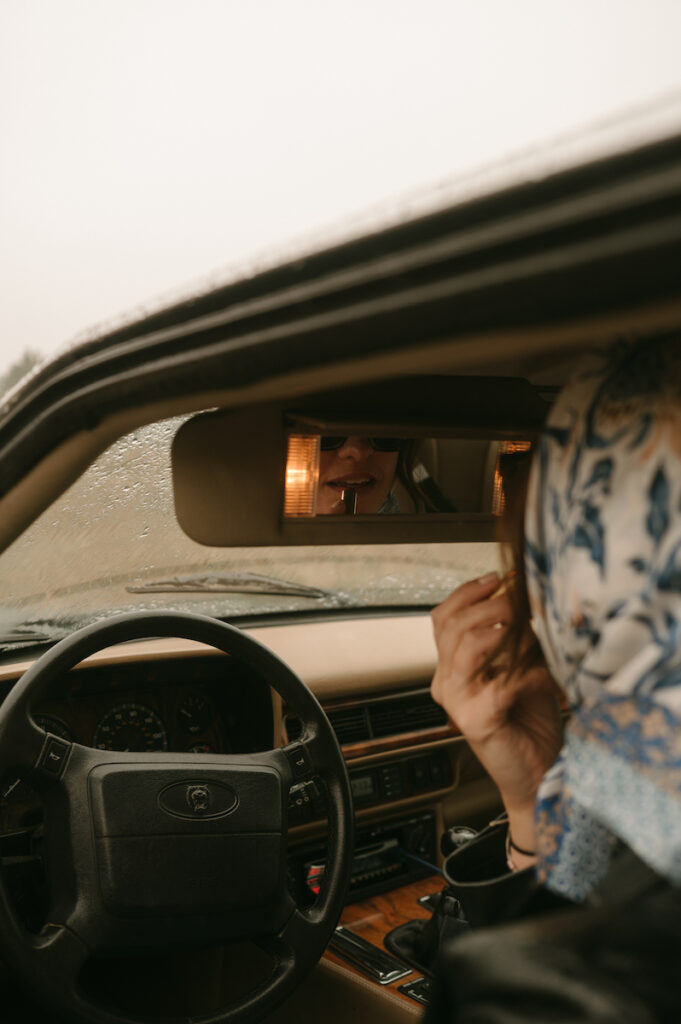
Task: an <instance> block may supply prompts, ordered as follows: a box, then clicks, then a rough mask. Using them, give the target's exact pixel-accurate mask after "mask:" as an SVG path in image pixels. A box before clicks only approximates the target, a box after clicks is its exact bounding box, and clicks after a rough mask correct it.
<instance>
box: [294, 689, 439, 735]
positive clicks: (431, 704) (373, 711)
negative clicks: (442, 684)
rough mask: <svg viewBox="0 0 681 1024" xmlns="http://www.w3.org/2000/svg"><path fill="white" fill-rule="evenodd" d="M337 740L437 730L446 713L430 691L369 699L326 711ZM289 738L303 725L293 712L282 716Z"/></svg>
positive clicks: (298, 731) (300, 731)
mask: <svg viewBox="0 0 681 1024" xmlns="http://www.w3.org/2000/svg"><path fill="white" fill-rule="evenodd" d="M327 714H328V716H329V721H330V722H331V725H332V726H333V730H334V732H335V733H336V736H337V737H338V742H339V743H343V744H346V743H365V742H366V741H367V740H372V739H382V738H383V737H384V736H400V735H401V734H403V733H408V732H419V731H424V730H426V729H439V728H441V727H442V726H445V725H446V724H447V715H446V713H445V712H444V711H443V709H442V708H441V707H440V705H439V704H436V703H435V701H434V700H433V698H432V697H431V696H430V693H428V692H427V691H424V692H423V693H416V694H414V693H412V694H410V695H409V696H408V697H390V698H388V699H387V700H372V701H368V702H367V703H366V704H353V705H352V706H350V707H345V708H338V709H337V710H335V711H327ZM285 725H286V734H287V736H288V738H289V740H290V741H293V740H297V739H299V738H300V736H301V733H302V725H301V721H300V719H299V718H297V717H296V716H295V715H291V714H287V715H286V718H285Z"/></svg>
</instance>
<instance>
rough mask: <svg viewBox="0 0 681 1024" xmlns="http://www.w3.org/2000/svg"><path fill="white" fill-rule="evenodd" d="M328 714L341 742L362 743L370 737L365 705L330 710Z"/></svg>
mask: <svg viewBox="0 0 681 1024" xmlns="http://www.w3.org/2000/svg"><path fill="white" fill-rule="evenodd" d="M328 715H329V721H330V722H331V725H332V726H333V729H334V732H335V733H336V736H337V737H338V742H339V743H361V742H362V740H368V739H369V738H370V735H369V723H368V721H367V709H366V707H365V706H364V705H361V704H360V705H355V707H351V708H340V709H339V710H338V711H329V712H328Z"/></svg>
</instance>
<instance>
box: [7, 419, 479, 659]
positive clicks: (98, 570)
mask: <svg viewBox="0 0 681 1024" xmlns="http://www.w3.org/2000/svg"><path fill="white" fill-rule="evenodd" d="M181 422H182V420H181V419H177V418H176V419H172V420H165V421H162V422H159V423H155V424H152V425H150V426H148V427H145V428H142V429H139V430H137V431H135V432H134V433H132V434H129V435H128V436H126V437H124V438H121V440H119V441H118V442H117V443H116V444H114V445H112V447H111V448H109V449H108V450H107V451H106V452H105V453H104V454H103V455H102V456H101V457H100V458H99V459H98V460H97V461H96V462H95V463H93V465H92V466H91V467H90V468H89V469H88V470H87V471H86V472H85V473H84V474H83V475H82V476H81V477H80V479H79V480H78V481H77V482H76V483H75V484H73V486H72V487H71V488H70V489H69V490H68V491H66V492H65V493H64V495H62V497H61V498H60V499H58V501H56V502H55V503H54V504H53V505H52V506H50V508H48V509H47V511H46V512H44V513H43V515H42V516H41V517H40V518H39V519H37V520H36V522H35V523H34V524H33V525H32V526H31V527H30V528H29V529H28V530H26V531H25V532H24V533H23V534H22V536H21V537H19V538H18V540H17V541H16V542H15V543H14V544H13V545H12V546H11V547H10V548H8V550H7V551H6V552H4V554H2V555H1V556H0V580H1V581H2V583H1V584H0V586H1V588H2V591H1V599H0V608H1V609H2V610H1V612H0V643H1V642H2V639H3V638H7V637H9V636H10V635H11V634H13V633H15V632H16V631H17V630H19V631H20V632H21V631H28V630H31V631H33V632H39V633H41V634H45V635H46V636H48V637H51V638H54V637H60V636H62V635H65V634H66V633H68V632H70V631H71V630H73V629H75V628H77V627H79V626H81V625H85V624H86V623H88V622H92V621H94V620H96V619H101V618H103V617H106V616H108V615H110V614H114V613H117V612H123V611H141V610H159V609H167V608H173V609H175V610H178V611H195V612H199V613H201V614H205V615H213V616H217V617H220V618H224V619H235V618H241V617H245V616H250V617H253V616H257V617H260V616H276V615H281V614H283V613H286V612H292V611H299V612H302V611H305V612H309V611H312V612H319V611H327V612H328V611H331V610H337V611H343V610H347V609H350V608H353V609H359V608H364V609H371V608H376V607H385V606H391V607H393V606H395V607H404V608H406V607H409V606H411V607H413V606H422V607H431V606H433V605H434V604H437V603H438V602H439V601H441V600H442V599H443V598H444V597H445V596H446V595H447V594H448V593H449V592H450V591H451V590H452V589H453V588H454V587H455V586H457V584H458V583H459V582H462V581H463V580H465V579H469V578H471V577H472V576H477V575H481V574H483V573H484V572H487V571H489V570H490V569H495V568H497V559H498V555H497V545H495V544H419V545H413V544H393V545H375V546H366V545H356V546H354V545H353V546H350V545H342V546H338V545H334V546H328V547H278V548H273V547H268V548H214V547H204V546H203V545H201V544H197V543H195V542H194V541H192V540H190V539H189V537H187V536H186V535H185V534H184V533H183V532H182V531H181V529H180V527H179V526H178V524H177V521H176V519H175V512H174V506H173V491H172V481H171V472H170V446H171V442H172V438H173V436H174V434H175V431H176V430H177V428H178V426H179V424H180V423H181ZM254 574H257V575H254ZM263 577H265V579H263ZM159 584H161V585H159ZM292 584H298V586H292ZM301 585H302V586H301ZM306 588H314V590H306Z"/></svg>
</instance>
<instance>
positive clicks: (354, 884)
mask: <svg viewBox="0 0 681 1024" xmlns="http://www.w3.org/2000/svg"><path fill="white" fill-rule="evenodd" d="M436 863H437V836H436V829H435V815H434V813H433V812H432V811H423V812H419V813H416V814H412V815H409V816H407V817H404V818H399V819H396V820H391V821H387V822H381V823H379V824H375V825H369V826H366V827H365V828H360V829H358V831H357V833H356V835H355V855H354V859H353V863H352V875H351V879H350V886H349V889H348V902H352V901H355V900H360V899H364V898H366V897H367V896H371V895H373V894H374V893H378V892H385V891H386V890H387V889H392V888H395V887H396V886H402V885H406V884H408V883H409V882H414V881H417V880H418V879H420V878H426V877H427V876H429V875H432V874H433V872H434V871H437V868H436V866H435V865H436ZM325 866H326V846H325V845H324V844H323V843H319V842H318V843H313V844H310V845H309V846H303V847H297V848H296V850H295V851H294V853H293V854H292V855H291V857H290V858H289V879H290V881H291V882H292V884H293V887H294V890H295V893H296V896H297V898H298V899H302V901H303V903H304V902H307V901H308V900H309V899H310V897H311V896H313V895H316V893H317V892H319V886H320V883H321V878H322V875H323V873H324V869H325Z"/></svg>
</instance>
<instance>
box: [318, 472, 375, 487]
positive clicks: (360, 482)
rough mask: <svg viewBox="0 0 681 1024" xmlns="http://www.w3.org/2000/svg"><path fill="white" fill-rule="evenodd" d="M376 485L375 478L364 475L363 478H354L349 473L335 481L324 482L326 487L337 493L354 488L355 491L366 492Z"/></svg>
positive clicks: (358, 476)
mask: <svg viewBox="0 0 681 1024" xmlns="http://www.w3.org/2000/svg"><path fill="white" fill-rule="evenodd" d="M375 483H376V477H375V476H368V475H367V474H362V475H361V476H360V475H357V476H353V475H352V474H351V473H349V474H348V475H347V476H343V477H336V479H335V480H326V481H324V486H325V487H332V488H333V489H334V490H336V491H345V490H347V489H348V488H352V489H353V490H355V491H358V490H366V489H367V488H369V487H373V485H374V484H375Z"/></svg>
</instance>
